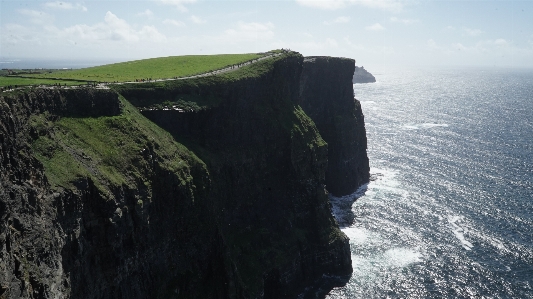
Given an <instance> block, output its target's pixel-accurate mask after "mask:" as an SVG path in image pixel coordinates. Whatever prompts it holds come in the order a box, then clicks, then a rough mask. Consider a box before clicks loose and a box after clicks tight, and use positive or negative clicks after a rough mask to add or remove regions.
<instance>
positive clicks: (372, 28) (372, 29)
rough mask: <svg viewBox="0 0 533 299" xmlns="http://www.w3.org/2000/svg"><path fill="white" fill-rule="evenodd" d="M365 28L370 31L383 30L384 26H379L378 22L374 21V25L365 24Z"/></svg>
mask: <svg viewBox="0 0 533 299" xmlns="http://www.w3.org/2000/svg"><path fill="white" fill-rule="evenodd" d="M365 29H366V30H370V31H382V30H385V27H383V26H381V24H380V23H376V24H374V25H370V26H366V27H365Z"/></svg>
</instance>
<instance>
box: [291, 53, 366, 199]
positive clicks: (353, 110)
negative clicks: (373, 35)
mask: <svg viewBox="0 0 533 299" xmlns="http://www.w3.org/2000/svg"><path fill="white" fill-rule="evenodd" d="M354 66H355V61H354V60H353V59H348V58H335V57H306V59H305V61H304V65H303V70H302V75H301V78H300V105H301V106H302V109H303V110H304V111H305V113H306V114H307V115H309V117H310V118H311V119H312V120H313V121H314V123H315V124H316V126H317V128H318V131H319V132H320V135H321V136H322V138H324V140H325V141H326V142H327V144H328V167H327V171H326V189H327V190H328V191H329V192H330V193H332V194H333V195H335V196H343V195H347V194H350V193H353V192H354V191H355V190H357V188H359V187H360V186H361V185H362V184H364V183H366V182H368V180H369V172H370V167H369V162H368V156H367V153H366V149H367V140H366V130H365V122H364V117H363V112H362V110H361V104H360V102H359V101H358V100H356V99H354V96H353V85H352V83H351V80H350V79H351V75H352V74H353V73H354Z"/></svg>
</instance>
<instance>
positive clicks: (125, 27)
mask: <svg viewBox="0 0 533 299" xmlns="http://www.w3.org/2000/svg"><path fill="white" fill-rule="evenodd" d="M58 34H59V35H60V36H62V37H63V38H66V39H68V40H74V41H80V42H82V41H86V42H105V41H111V42H139V41H155V42H157V41H163V40H165V39H166V37H165V36H164V35H163V34H161V33H159V31H157V29H156V28H155V27H153V26H144V27H142V28H141V30H135V29H134V28H133V27H132V26H131V25H130V24H128V22H126V21H125V20H123V19H121V18H119V17H117V16H116V15H115V14H113V13H112V12H110V11H108V12H107V13H106V15H105V17H104V22H103V23H97V24H95V25H93V26H89V25H86V24H79V25H74V26H71V27H67V28H65V29H63V30H59V32H58Z"/></svg>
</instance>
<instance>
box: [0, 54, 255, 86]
mask: <svg viewBox="0 0 533 299" xmlns="http://www.w3.org/2000/svg"><path fill="white" fill-rule="evenodd" d="M262 56H263V54H253V53H251V54H221V55H190V56H170V57H159V58H151V59H143V60H134V61H127V62H120V63H114V64H107V65H102V66H95V67H89V68H83V69H74V70H65V71H56V72H49V73H48V72H47V73H44V74H25V75H22V76H24V77H27V78H33V79H58V80H65V79H68V80H78V81H81V82H83V81H85V82H87V81H91V82H128V81H129V82H132V81H135V80H148V79H149V80H157V79H168V78H176V77H177V78H179V77H187V76H192V75H196V74H202V73H205V72H209V71H213V70H218V69H222V68H224V67H228V66H232V65H237V64H241V63H244V62H246V61H250V60H252V59H257V58H260V57H262ZM0 79H1V77H0ZM2 80H3V79H2ZM2 80H0V84H2V85H3V83H2Z"/></svg>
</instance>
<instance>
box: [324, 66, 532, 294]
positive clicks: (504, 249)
mask: <svg viewBox="0 0 533 299" xmlns="http://www.w3.org/2000/svg"><path fill="white" fill-rule="evenodd" d="M374 75H375V76H376V78H377V80H378V82H377V83H373V84H356V85H354V90H355V97H356V98H357V99H359V100H360V101H361V103H362V107H363V113H364V115H365V123H366V130H367V137H368V156H369V159H370V166H371V169H370V172H371V177H372V181H371V182H370V183H369V184H368V185H367V186H364V187H362V188H361V189H360V190H359V191H358V192H356V193H355V194H352V195H350V196H346V197H343V198H331V200H332V203H333V206H334V212H335V214H336V217H337V219H338V221H339V223H340V225H341V227H342V230H343V231H344V232H345V233H346V234H347V235H348V236H349V237H350V246H351V251H352V264H353V275H352V277H351V278H350V280H349V282H348V283H347V285H346V286H344V287H340V288H335V289H334V290H333V291H331V292H330V293H329V295H327V298H330V299H333V298H335V299H337V298H365V299H367V298H533V70H503V69H497V70H495V69H465V70H413V71H407V70H389V71H385V72H381V73H375V74H374Z"/></svg>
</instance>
